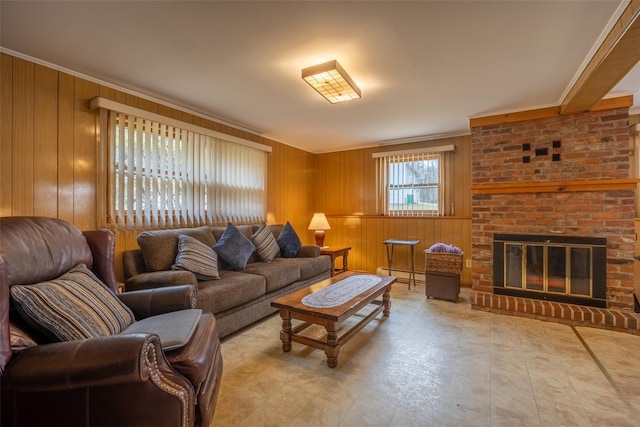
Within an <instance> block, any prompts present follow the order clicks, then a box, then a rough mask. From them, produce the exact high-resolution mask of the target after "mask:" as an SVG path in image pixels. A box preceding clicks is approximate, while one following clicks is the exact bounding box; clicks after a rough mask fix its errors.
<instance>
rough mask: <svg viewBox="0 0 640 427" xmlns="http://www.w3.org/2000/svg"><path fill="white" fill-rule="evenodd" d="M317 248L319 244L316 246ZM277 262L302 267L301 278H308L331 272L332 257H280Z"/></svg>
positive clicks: (275, 261)
mask: <svg viewBox="0 0 640 427" xmlns="http://www.w3.org/2000/svg"><path fill="white" fill-rule="evenodd" d="M315 247H316V248H317V246H315ZM273 262H274V263H277V264H289V265H295V266H297V267H298V268H299V269H300V280H307V279H311V278H313V277H316V276H317V275H319V274H322V273H329V274H330V272H331V258H330V257H329V256H327V255H322V256H318V257H315V258H278V259H275V260H274V261H273Z"/></svg>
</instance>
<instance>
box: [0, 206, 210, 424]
mask: <svg viewBox="0 0 640 427" xmlns="http://www.w3.org/2000/svg"><path fill="white" fill-rule="evenodd" d="M114 246H115V242H114V237H113V234H112V233H111V232H110V231H108V230H94V231H85V232H81V231H79V230H78V229H77V228H76V227H74V226H73V225H71V224H69V223H68V222H65V221H62V220H59V219H53V218H41V217H4V218H0V387H1V413H0V425H2V426H3V427H4V426H7V427H8V426H41V425H64V426H70V427H71V426H92V427H94V426H203V427H204V426H209V425H210V424H211V421H212V419H213V414H214V410H215V405H216V400H217V396H218V390H219V383H220V379H221V376H222V356H221V351H220V340H219V339H218V328H217V326H216V320H215V318H214V316H213V315H211V314H210V313H202V314H201V315H200V317H199V318H197V320H196V322H195V324H196V326H195V329H194V330H193V333H192V335H190V339H189V340H188V342H187V343H186V344H184V345H183V346H182V347H179V348H176V349H173V350H167V351H164V350H163V349H162V347H161V344H162V343H161V342H160V341H161V339H160V338H159V336H158V335H156V334H150V333H134V334H124V335H111V336H103V337H98V338H89V339H84V340H77V341H66V342H49V341H51V340H50V339H49V340H47V339H45V338H44V337H43V336H42V335H41V334H39V333H38V331H36V330H34V329H33V328H31V329H30V327H29V325H28V324H26V323H25V322H23V321H22V320H21V319H20V316H19V315H18V313H17V312H16V310H15V309H14V307H13V305H14V301H13V300H11V298H10V287H11V286H13V285H17V284H23V285H24V284H33V283H40V282H42V281H47V280H52V279H55V278H57V277H59V276H61V275H62V274H64V273H65V272H67V271H68V270H70V269H72V268H73V267H74V266H76V265H77V264H79V263H84V264H86V266H87V267H89V268H90V269H91V270H92V271H93V273H95V275H96V276H97V277H98V278H99V279H100V280H101V281H102V282H104V284H106V285H107V286H108V287H109V288H110V289H111V290H112V291H114V292H116V291H117V282H116V278H115V274H114ZM195 292H196V291H195V289H194V288H193V287H192V286H174V287H166V288H159V289H153V290H144V291H135V292H127V293H124V294H119V295H118V297H119V298H120V300H121V301H123V302H124V303H125V305H127V306H128V307H129V308H130V309H131V311H132V312H133V313H134V315H135V318H136V321H140V319H144V318H147V317H149V316H154V315H158V314H161V313H166V312H174V311H177V310H182V309H191V308H194V307H195V301H196V298H195Z"/></svg>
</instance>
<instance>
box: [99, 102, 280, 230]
mask: <svg viewBox="0 0 640 427" xmlns="http://www.w3.org/2000/svg"><path fill="white" fill-rule="evenodd" d="M92 102H93V101H92ZM124 108H127V107H126V106H124V107H123V109H124ZM128 109H130V110H134V109H131V108H130V107H128ZM133 113H137V114H132V113H131V111H129V112H127V113H124V112H119V111H115V110H113V109H111V110H108V111H105V117H104V118H103V120H104V121H105V122H106V129H107V140H108V144H107V145H108V147H107V156H106V159H107V164H108V168H107V202H106V207H107V212H108V213H107V223H108V225H109V226H110V227H111V228H113V229H120V230H122V229H139V230H141V229H153V228H177V227H193V226H198V225H205V224H206V225H213V224H226V223H227V222H234V223H250V222H260V221H262V220H264V217H265V212H266V188H265V187H266V168H267V151H269V150H268V149H269V147H266V146H264V147H265V148H262V147H260V146H261V144H255V143H249V144H242V143H237V142H231V141H227V140H224V139H220V138H217V137H216V136H215V135H212V134H214V132H213V131H209V130H208V129H205V128H199V127H196V126H192V125H189V124H187V123H181V122H173V121H172V120H171V119H169V118H163V117H162V116H157V115H152V114H151V113H146V112H142V111H133ZM141 116H146V117H141ZM166 122H169V123H166ZM229 138H233V137H229ZM247 142H248V141H247Z"/></svg>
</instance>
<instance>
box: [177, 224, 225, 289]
mask: <svg viewBox="0 0 640 427" xmlns="http://www.w3.org/2000/svg"><path fill="white" fill-rule="evenodd" d="M171 268H172V269H173V270H187V271H190V272H192V273H193V274H195V275H196V277H197V278H198V279H200V280H211V279H218V278H219V277H220V276H219V275H218V254H217V253H216V251H214V250H213V248H212V247H211V246H207V245H205V244H204V243H202V242H201V241H199V240H197V239H195V238H193V237H191V236H186V235H184V234H180V235H179V236H178V255H176V261H175V264H173V265H172V266H171Z"/></svg>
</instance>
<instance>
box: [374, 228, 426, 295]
mask: <svg viewBox="0 0 640 427" xmlns="http://www.w3.org/2000/svg"><path fill="white" fill-rule="evenodd" d="M382 243H384V245H385V246H386V247H387V261H388V262H389V276H391V269H392V265H393V250H394V248H395V247H396V246H409V289H411V278H412V277H413V287H414V288H415V287H416V270H415V268H414V266H413V248H414V247H416V246H417V245H418V243H420V240H397V239H387V240H385V241H384V242H382Z"/></svg>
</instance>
